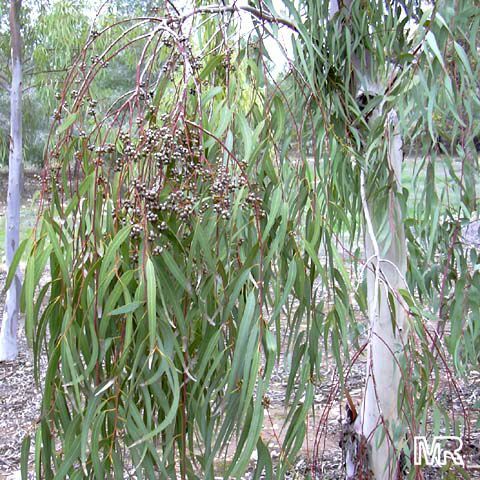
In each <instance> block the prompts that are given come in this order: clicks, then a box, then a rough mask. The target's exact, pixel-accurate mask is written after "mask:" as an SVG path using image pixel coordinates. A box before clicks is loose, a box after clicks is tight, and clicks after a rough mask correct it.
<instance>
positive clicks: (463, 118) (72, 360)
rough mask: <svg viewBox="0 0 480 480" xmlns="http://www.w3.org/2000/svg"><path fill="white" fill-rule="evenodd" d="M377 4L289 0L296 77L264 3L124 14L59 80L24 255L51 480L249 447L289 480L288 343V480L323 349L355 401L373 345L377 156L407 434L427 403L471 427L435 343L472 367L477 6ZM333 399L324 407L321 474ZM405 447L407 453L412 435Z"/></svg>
mask: <svg viewBox="0 0 480 480" xmlns="http://www.w3.org/2000/svg"><path fill="white" fill-rule="evenodd" d="M360 3H361V2H354V3H353V6H352V8H343V9H341V11H340V12H338V13H337V14H336V15H335V16H334V18H333V20H332V21H327V18H328V2H317V1H313V0H312V1H305V2H301V3H299V4H297V3H294V2H290V1H289V0H285V1H284V5H285V8H286V10H287V15H288V21H285V22H283V24H287V26H286V27H282V28H289V29H290V30H291V31H292V35H293V48H294V56H295V58H294V60H293V68H292V71H291V72H290V76H289V78H288V79H287V83H285V82H282V83H277V82H276V80H275V79H273V78H271V77H269V75H268V73H267V72H268V60H267V59H266V50H265V47H264V45H263V38H264V37H265V36H267V35H271V36H273V37H275V36H276V35H277V33H278V25H279V23H278V22H275V21H274V20H272V19H274V18H277V17H279V14H278V12H275V10H274V8H273V5H272V4H271V2H268V1H267V2H265V4H263V5H262V6H261V7H262V9H261V10H258V11H257V14H256V16H255V22H254V23H253V32H250V36H243V38H241V36H240V35H239V34H238V24H237V19H238V17H237V16H236V15H235V12H234V10H235V8H233V7H232V8H224V7H214V6H213V7H212V6H210V7H205V8H199V10H198V11H197V12H196V13H195V14H188V13H187V14H183V13H178V14H177V13H172V12H170V13H168V14H167V13H166V12H165V11H163V10H158V11H155V12H154V13H153V14H152V15H148V16H145V17H142V18H139V19H136V20H131V21H122V22H121V23H119V24H117V25H115V28H116V29H119V30H120V31H121V33H119V34H118V35H116V36H115V37H114V38H112V39H111V41H110V42H106V41H105V39H110V37H109V36H110V35H111V29H110V27H106V28H105V29H103V30H99V31H96V30H92V31H91V34H90V37H89V40H88V42H87V44H86V46H85V48H84V49H83V50H82V53H81V55H80V57H79V59H78V60H77V62H76V63H75V65H74V66H73V68H72V70H71V72H70V73H69V76H68V78H67V81H66V84H65V88H64V90H63V91H62V95H61V104H60V107H59V109H58V111H57V115H56V119H55V123H54V126H53V129H52V134H51V142H50V146H49V149H48V153H47V159H46V160H47V167H46V169H45V174H44V178H43V182H44V183H43V185H44V189H43V195H42V200H41V202H42V203H41V214H40V216H39V220H38V224H37V227H36V229H35V232H34V235H33V237H32V238H30V239H29V240H27V241H26V242H25V243H24V244H23V245H22V246H21V248H20V249H19V253H18V254H17V257H16V262H17V263H18V261H19V259H20V256H21V255H22V253H23V252H24V251H27V252H28V262H27V269H26V274H25V281H24V288H23V305H24V310H25V313H26V331H27V334H28V336H29V338H30V340H31V342H32V345H33V349H34V353H35V359H36V363H35V366H36V371H37V373H38V362H39V358H40V354H41V352H42V351H45V352H46V354H47V356H48V369H47V373H46V377H45V380H44V393H43V401H42V416H41V421H40V424H39V427H38V429H37V432H36V435H35V439H34V440H35V453H34V457H35V469H36V475H37V477H38V478H45V479H49V478H66V477H68V478H112V477H114V478H123V476H124V475H125V474H126V472H127V471H132V470H133V471H135V473H136V475H138V477H139V478H176V477H181V478H192V479H193V478H202V479H203V478H205V479H212V478H213V477H214V475H215V474H217V475H218V474H221V475H224V476H225V478H227V477H229V476H232V477H237V476H239V475H241V474H243V472H244V471H245V470H246V469H247V467H248V466H249V465H250V459H251V456H252V452H253V451H254V450H255V449H256V450H257V455H258V461H257V462H256V467H255V468H256V470H255V478H260V474H261V473H262V472H263V473H264V474H266V475H267V478H273V476H274V474H273V469H272V460H271V458H270V453H269V451H268V448H267V447H266V445H265V444H264V443H263V440H262V437H261V430H262V425H263V422H264V415H265V410H266V409H268V391H269V382H270V379H271V374H272V370H273V367H274V364H275V362H276V361H277V359H278V358H279V355H280V351H281V349H282V348H287V349H288V350H289V352H290V357H289V358H290V359H291V361H290V369H289V372H288V374H289V378H288V384H287V388H286V399H285V405H286V408H287V415H286V419H285V425H284V435H283V438H282V445H281V450H282V455H281V458H280V462H279V465H278V468H277V470H276V474H275V475H276V478H283V477H284V475H285V472H286V470H287V469H288V468H289V466H290V465H291V464H292V463H293V462H294V460H295V457H296V455H297V453H298V451H299V450H300V448H301V446H302V442H303V440H304V437H305V434H306V432H307V425H308V422H307V420H308V419H309V418H311V416H312V413H313V404H314V394H315V391H316V388H317V387H318V386H320V385H321V383H322V381H323V375H324V370H323V367H324V364H323V363H322V361H323V360H324V357H325V355H326V354H327V355H329V356H331V357H332V358H333V359H334V362H335V365H336V376H335V382H336V383H335V385H334V387H333V389H332V395H333V398H335V399H336V400H335V401H342V398H343V397H344V395H345V392H347V393H348V384H349V379H348V375H349V371H350V368H351V365H352V363H354V362H356V361H358V359H359V358H360V357H361V354H362V352H363V350H364V348H365V346H364V344H363V342H364V333H365V330H366V326H365V325H364V322H363V321H362V319H361V318H360V317H361V315H360V314H359V311H360V312H365V311H366V292H365V290H366V287H365V281H364V278H363V277H364V267H363V264H364V259H363V258H362V256H363V250H362V238H361V237H362V223H363V215H364V211H363V208H362V202H361V195H360V172H361V171H363V172H364V174H365V178H366V191H367V195H368V199H369V202H370V204H371V205H374V208H373V217H374V221H375V223H376V224H377V225H379V226H381V225H387V226H388V222H389V221H390V220H391V217H390V215H389V213H390V211H389V204H390V203H389V202H390V201H391V198H392V195H393V196H395V197H396V198H398V199H399V200H400V202H401V204H402V208H403V211H404V215H405V217H406V221H405V227H406V232H407V237H408V249H409V264H408V276H407V282H408V285H406V288H405V290H402V291H401V292H400V293H401V295H402V298H403V300H402V301H403V302H404V305H405V308H406V309H407V310H408V311H407V313H408V316H409V322H410V325H411V329H412V335H411V337H410V340H409V342H408V344H407V345H406V348H405V355H404V361H403V363H402V365H401V369H402V373H403V375H404V378H406V379H408V382H403V383H402V392H401V395H399V403H401V411H402V419H403V420H404V421H405V426H406V428H407V429H408V432H407V436H408V438H409V439H410V438H411V437H413V435H415V434H422V433H423V432H421V431H419V427H418V424H419V420H423V421H424V422H423V425H424V427H425V425H427V423H428V422H427V421H425V420H426V419H430V418H431V416H432V413H433V418H434V419H435V422H434V423H435V424H434V431H436V432H438V431H440V429H446V430H447V431H451V432H453V431H460V430H462V429H463V430H462V433H463V434H465V435H468V428H469V418H468V415H467V414H465V415H461V416H459V417H455V418H452V417H451V416H450V415H449V413H448V408H447V409H445V408H444V407H445V405H442V404H441V402H438V401H437V399H436V397H435V395H434V394H433V393H432V392H434V391H435V390H436V389H438V388H440V387H439V379H440V376H445V370H446V371H447V372H448V373H449V374H450V378H449V379H450V380H452V381H453V378H452V377H453V373H452V371H451V369H450V367H448V365H449V364H450V363H449V360H445V365H443V364H442V366H441V367H440V363H439V360H438V359H439V358H441V359H445V358H447V357H448V359H450V358H453V360H454V363H453V364H454V368H455V369H456V372H457V373H462V372H465V371H466V369H467V368H468V366H469V365H472V364H475V363H476V359H477V357H478V347H479V342H480V336H479V328H480V322H479V320H478V315H479V310H478V309H479V305H478V302H477V300H476V296H475V295H474V294H472V293H471V292H475V291H476V290H475V289H476V288H477V284H478V278H477V275H478V272H477V269H476V268H473V269H472V265H473V266H475V265H476V264H477V257H476V254H475V253H472V254H471V255H470V257H467V255H466V251H465V250H464V249H463V247H462V245H461V244H460V243H459V236H460V233H461V231H460V229H461V225H462V223H464V222H466V221H468V220H469V219H470V216H471V215H472V212H473V211H474V210H475V208H476V197H475V194H474V193H472V192H473V191H474V186H475V175H474V173H475V171H476V159H477V156H476V152H475V148H474V146H475V145H474V139H475V137H476V135H478V128H479V127H478V126H477V125H476V122H475V119H476V118H478V115H477V113H476V111H475V110H474V109H476V108H477V106H478V80H477V79H478V73H479V72H478V51H477V49H476V44H477V43H478V25H479V15H478V12H477V11H476V10H473V9H471V8H470V7H469V6H468V2H455V4H453V2H452V3H451V4H450V3H449V2H445V3H442V4H441V5H439V6H438V7H436V9H434V10H429V11H425V12H424V11H422V10H421V9H420V7H419V6H415V5H409V4H408V5H403V2H402V6H397V5H395V4H394V5H389V6H387V5H386V4H384V3H383V2H373V1H372V2H368V6H367V7H368V8H364V7H363V6H360ZM362 5H363V3H362ZM268 11H269V13H268V14H267V12H268ZM262 15H263V20H261V17H262ZM246 38H248V40H247V39H246ZM124 52H130V53H129V54H131V52H136V54H137V55H138V66H137V72H136V76H135V78H131V79H126V82H127V83H128V82H130V87H129V88H128V89H126V91H125V94H124V95H123V96H122V97H120V98H118V99H117V100H116V101H115V102H114V103H113V104H112V105H111V106H110V107H109V108H106V109H105V111H99V108H98V102H99V101H100V102H101V99H97V98H95V97H94V95H93V92H95V85H96V82H97V81H99V82H101V81H105V75H107V76H108V69H109V68H116V63H115V62H120V63H121V62H122V61H124V60H122V55H123V53H124ZM359 71H370V72H371V74H370V75H368V76H366V77H365V78H361V77H360V76H359V75H358V72H359ZM355 72H356V73H355ZM439 78H441V79H442V80H441V82H439V81H438V79H439ZM288 82H290V83H288ZM454 86H455V87H454ZM359 92H363V93H362V95H360V96H359ZM392 111H396V112H397V114H398V116H399V120H400V126H401V130H402V135H403V138H404V143H405V144H406V145H411V146H412V149H413V150H412V152H411V156H412V157H414V158H415V159H416V160H415V162H413V161H412V160H410V159H409V160H408V161H407V163H406V166H405V170H408V171H413V172H414V175H413V178H412V180H411V182H410V184H408V186H409V187H410V188H408V189H407V188H405V189H403V190H402V191H397V190H396V189H395V188H394V187H393V179H392V175H393V172H392V171H391V169H390V168H389V166H388V155H387V147H386V141H385V138H386V136H388V135H389V132H388V130H386V129H385V124H386V118H387V116H388V115H389V114H390V112H392ZM477 123H478V122H477ZM444 130H448V132H450V134H451V137H449V138H446V137H444V134H443V132H444ZM440 136H441V137H442V139H440ZM453 150H455V153H452V151H453ZM413 163H414V164H415V165H412V164H413ZM459 165H460V166H461V168H460V170H459V168H458V166H459ZM443 170H445V171H447V172H448V173H449V180H448V182H445V184H444V185H442V187H440V185H439V182H437V181H436V178H437V176H438V174H439V171H443ZM422 172H424V173H422ZM407 180H408V179H407ZM385 235H388V228H385ZM384 240H385V244H387V245H388V239H384ZM15 265H16V263H15V262H14V265H13V267H15ZM45 278H47V280H45ZM467 286H468V287H470V288H469V289H468V288H467ZM32 300H33V301H32ZM424 306H425V308H424ZM438 319H439V321H438V322H437V320H438ZM432 321H434V323H432ZM437 323H438V324H439V325H440V326H441V329H440V332H441V334H442V335H444V337H443V339H444V342H443V341H440V340H438V341H436V340H435V336H434V335H435V333H434V327H435V326H436V325H437ZM448 324H449V325H450V328H446V325H448ZM330 407H331V403H329V404H328V405H327V406H326V407H325V410H323V412H322V411H321V412H320V415H319V414H318V412H315V413H316V415H315V416H314V417H313V418H314V421H315V422H317V426H318V432H319V433H318V435H317V438H316V440H315V444H314V446H313V451H312V453H313V464H314V468H316V464H315V462H316V459H317V458H318V455H319V452H320V450H321V445H322V442H321V436H322V434H323V433H322V432H323V428H321V426H322V425H323V424H324V422H325V419H326V418H327V417H328V415H329V409H330ZM447 407H448V406H447ZM318 422H319V423H318ZM403 434H404V432H403V431H400V430H399V434H398V435H399V436H400V435H403ZM396 440H398V439H396ZM29 442H30V440H29V439H27V440H26V442H25V444H24V449H23V453H24V455H23V459H24V460H23V461H24V467H25V466H26V462H27V457H28V450H29V446H30V443H29ZM399 448H400V449H402V450H403V452H404V453H405V454H406V455H405V458H406V460H405V462H406V465H407V467H408V466H410V460H409V459H410V451H409V447H408V442H402V443H401V446H400V447H399ZM227 458H228V462H227V461H226V460H225V459H227ZM219 472H221V473H219ZM414 474H415V468H410V475H411V476H412V478H413V477H414Z"/></svg>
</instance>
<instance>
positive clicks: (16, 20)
mask: <svg viewBox="0 0 480 480" xmlns="http://www.w3.org/2000/svg"><path fill="white" fill-rule="evenodd" d="M21 8H22V2H21V0H11V2H10V15H9V27H10V38H11V41H10V44H11V64H12V68H11V70H12V80H11V84H10V87H9V94H10V142H9V162H8V193H7V212H6V224H5V226H6V233H5V256H6V261H7V267H10V265H11V264H12V261H13V257H14V255H15V252H16V250H17V248H18V244H19V240H20V238H19V237H20V234H19V232H20V201H21V197H20V196H21V186H22V155H23V152H22V147H23V141H22V70H23V69H22V36H21V33H20V10H21ZM21 286H22V284H21V280H20V276H19V273H18V272H15V275H14V278H13V280H12V282H11V285H10V287H9V288H8V290H7V301H6V305H5V310H4V318H3V320H2V326H1V329H0V361H2V360H12V359H14V358H15V357H16V356H17V344H16V336H17V326H18V317H19V314H20V290H21Z"/></svg>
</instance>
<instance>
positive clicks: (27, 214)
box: [0, 204, 37, 263]
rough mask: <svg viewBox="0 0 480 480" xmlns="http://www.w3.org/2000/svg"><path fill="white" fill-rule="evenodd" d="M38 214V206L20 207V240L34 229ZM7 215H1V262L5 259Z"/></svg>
mask: <svg viewBox="0 0 480 480" xmlns="http://www.w3.org/2000/svg"><path fill="white" fill-rule="evenodd" d="M36 215H37V210H36V207H35V206H34V205H33V204H31V205H23V206H22V207H21V209H20V241H22V240H23V239H24V238H27V236H28V235H29V234H30V232H31V231H32V228H33V226H34V224H35V219H36ZM5 220H6V219H5V215H2V216H1V217H0V262H1V263H4V261H5V258H4V257H5Z"/></svg>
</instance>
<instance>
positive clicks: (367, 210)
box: [329, 0, 407, 480]
mask: <svg viewBox="0 0 480 480" xmlns="http://www.w3.org/2000/svg"><path fill="white" fill-rule="evenodd" d="M351 3H352V2H351V0H343V2H341V5H343V6H344V7H346V8H349V7H350V5H351ZM339 8H340V5H339V2H338V0H330V1H329V18H330V20H332V18H333V16H334V15H335V14H336V13H337V12H338V11H339ZM370 60H371V59H370V57H369V55H366V67H364V68H362V66H361V63H360V61H359V60H358V59H357V58H355V57H353V58H352V62H353V63H354V65H355V69H354V71H355V74H356V76H357V77H358V78H357V79H356V80H357V82H356V83H357V85H360V84H362V83H363V84H364V85H363V88H364V89H367V90H368V91H367V92H366V93H373V94H382V89H381V88H380V86H379V85H377V83H376V81H375V79H372V78H370V69H369V68H368V67H369V61H370ZM370 90H371V92H370ZM380 109H381V107H378V109H377V112H379V111H380ZM373 115H374V116H375V115H376V113H375V112H374V114H373ZM385 132H386V134H385V140H386V141H387V142H388V169H389V171H390V172H391V174H392V175H393V177H394V180H395V181H394V182H392V183H393V184H394V185H395V186H394V187H393V188H390V190H389V193H388V194H389V205H388V213H387V215H388V219H387V224H388V227H389V229H390V232H389V235H387V236H385V235H381V236H380V235H379V233H380V232H379V230H380V225H378V223H379V222H378V220H377V221H375V219H376V218H379V217H380V218H382V219H385V215H384V214H385V212H378V211H376V208H377V209H378V207H376V205H375V204H374V202H369V200H368V198H367V196H366V192H365V174H366V175H368V173H369V172H365V173H362V177H361V196H362V205H363V210H364V214H365V254H366V259H367V262H368V265H367V267H368V268H367V269H366V271H367V301H368V317H369V326H370V336H369V347H368V356H367V367H366V373H365V391H364V397H363V400H362V406H361V408H360V410H359V412H358V414H357V416H356V417H354V416H353V412H349V413H350V415H349V418H348V420H347V425H346V427H345V429H344V441H343V447H344V454H345V476H346V479H347V480H357V479H359V478H363V479H367V478H370V479H375V480H396V479H398V478H400V477H401V472H400V468H399V459H398V458H397V454H396V453H397V448H396V446H397V445H395V443H396V441H397V438H398V432H399V431H402V428H401V426H399V411H398V398H399V387H400V380H401V375H400V369H399V367H398V362H399V359H400V356H401V355H402V354H403V350H404V345H405V339H406V336H407V332H406V322H405V310H404V306H403V305H401V303H400V302H399V300H398V299H399V294H398V289H399V288H407V287H406V285H405V273H406V269H407V250H406V244H405V232H404V227H403V219H402V211H401V206H400V203H399V201H398V199H397V198H396V196H395V194H396V192H395V190H396V191H401V183H400V181H401V170H402V163H403V145H402V138H401V135H400V132H399V126H398V117H397V114H396V112H394V111H391V112H390V113H389V114H388V115H387V119H386V125H385ZM379 214H380V215H379ZM380 223H383V222H380ZM385 237H386V240H383V241H381V240H379V238H385ZM389 296H390V299H393V300H392V301H390V302H389ZM392 306H393V309H392ZM355 413H356V412H355ZM394 431H396V434H394ZM395 435H397V437H395Z"/></svg>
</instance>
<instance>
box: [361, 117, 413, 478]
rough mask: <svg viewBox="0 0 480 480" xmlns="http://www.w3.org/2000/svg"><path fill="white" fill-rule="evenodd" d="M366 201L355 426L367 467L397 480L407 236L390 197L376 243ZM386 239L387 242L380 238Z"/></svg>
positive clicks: (391, 124) (394, 133)
mask: <svg viewBox="0 0 480 480" xmlns="http://www.w3.org/2000/svg"><path fill="white" fill-rule="evenodd" d="M387 123H388V125H387V126H386V129H387V131H389V132H390V133H391V135H386V139H387V141H388V142H389V146H388V152H389V169H391V171H392V173H393V174H394V176H395V179H396V183H397V189H399V188H400V175H401V167H402V162H403V151H402V139H401V136H400V134H399V132H398V120H397V115H396V114H395V113H394V112H391V113H390V115H389V116H388V119H387ZM362 196H363V200H364V209H365V210H366V212H365V217H366V222H365V223H366V229H365V230H366V232H365V252H366V257H367V259H370V260H371V264H370V266H371V267H373V268H367V294H368V315H369V321H370V345H369V351H368V358H367V371H366V387H365V394H364V399H363V404H362V408H361V411H360V417H359V418H358V419H357V424H358V427H359V428H358V429H359V431H360V433H361V435H362V437H363V438H365V439H367V444H368V446H369V464H370V469H371V470H372V472H373V474H374V478H375V479H376V480H392V479H396V478H399V471H398V458H396V457H395V445H394V443H395V442H396V441H398V438H397V439H396V440H394V437H395V435H394V430H395V429H396V428H397V427H398V422H399V412H398V396H399V386H400V369H399V366H398V361H399V359H400V356H401V355H402V353H403V350H404V345H405V336H406V325H405V311H404V306H403V305H401V304H400V302H399V301H398V298H399V296H398V289H399V288H406V286H405V280H404V279H405V273H406V268H407V265H406V263H407V262H406V258H407V254H406V246H405V233H404V228H403V219H402V213H401V207H400V204H399V202H398V200H397V199H396V198H395V192H393V191H391V192H390V201H389V203H390V205H389V213H388V216H389V219H388V225H389V229H390V232H389V235H388V236H387V240H386V241H384V242H381V241H379V240H378V239H379V235H378V233H379V231H378V225H375V222H374V221H373V220H372V218H374V217H376V216H377V215H375V206H374V205H372V204H371V203H370V202H368V200H367V199H366V198H365V189H364V185H362ZM370 215H371V216H370ZM377 218H378V217H377ZM382 238H385V236H383V235H382ZM385 242H388V243H385ZM389 295H390V302H389ZM392 307H393V308H392ZM397 432H398V430H397ZM397 435H398V433H397ZM382 437H383V440H381V439H382ZM380 441H381V443H380V444H379V442H380Z"/></svg>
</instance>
